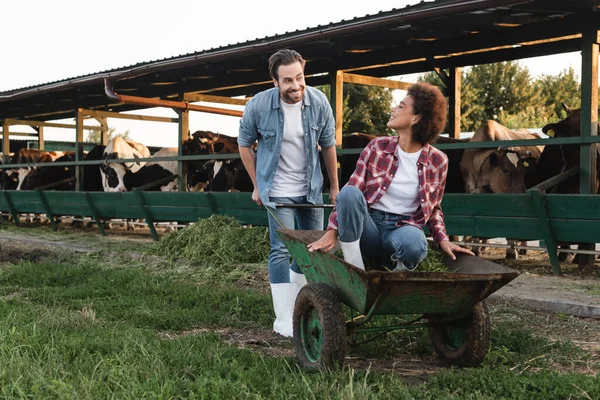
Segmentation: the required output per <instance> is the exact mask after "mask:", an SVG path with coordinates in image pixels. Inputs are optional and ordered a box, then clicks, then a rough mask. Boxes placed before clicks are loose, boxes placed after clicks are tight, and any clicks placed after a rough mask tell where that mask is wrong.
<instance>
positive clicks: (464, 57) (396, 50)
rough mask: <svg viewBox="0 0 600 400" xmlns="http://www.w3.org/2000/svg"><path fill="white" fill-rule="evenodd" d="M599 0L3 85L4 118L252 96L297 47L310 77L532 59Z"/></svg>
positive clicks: (396, 12)
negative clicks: (127, 101) (121, 100)
mask: <svg viewBox="0 0 600 400" xmlns="http://www.w3.org/2000/svg"><path fill="white" fill-rule="evenodd" d="M599 9H600V0H569V1H565V0H436V1H431V2H421V3H419V4H415V5H412V6H407V7H405V8H402V9H393V10H391V11H385V12H380V13H378V14H374V15H368V16H365V17H361V18H354V19H352V20H348V21H341V22H337V23H330V24H327V25H323V26H317V27H313V28H307V29H305V30H298V31H295V32H287V33H285V34H281V35H275V36H270V37H265V38H259V39H255V40H250V41H247V42H243V43H237V44H232V45H228V46H223V47H218V48H214V49H209V50H204V51H200V52H195V53H190V54H185V55H181V56H177V57H171V58H165V59H162V60H155V61H148V62H142V63H138V64H134V65H130V66H126V67H122V68H117V69H111V70H107V71H102V72H97V73H93V74H89V75H83V76H78V77H73V78H69V79H65V80H60V81H55V82H50V83H46V84H42V85H36V86H31V87H26V88H20V89H15V90H10V91H6V92H2V93H0V119H4V118H22V119H37V120H51V119H59V118H66V117H72V116H74V114H75V110H76V109H77V108H89V109H98V110H109V109H110V110H113V111H125V110H131V109H133V108H139V107H135V106H131V105H123V104H111V102H110V100H109V99H108V97H107V96H106V95H105V92H104V79H105V78H109V79H111V80H112V81H113V82H114V90H115V91H116V92H117V93H120V94H127V95H134V96H142V97H160V98H163V99H173V98H176V97H177V96H178V95H180V94H182V93H188V92H202V93H206V94H215V95H226V96H237V95H253V94H255V93H256V92H258V91H260V90H263V89H265V88H267V87H271V86H272V83H271V81H270V78H269V76H268V71H267V60H268V57H269V56H270V55H271V54H272V53H273V52H275V51H277V50H279V49H282V48H293V49H295V50H297V51H299V52H300V53H301V54H302V55H303V57H304V58H305V59H306V60H307V65H306V74H307V83H308V84H309V85H317V84H326V83H329V82H330V75H329V73H332V72H334V71H336V70H345V71H353V73H357V74H364V75H369V76H375V77H386V76H393V75H402V74H410V73H416V72H425V71H430V70H432V69H433V68H450V67H460V66H466V65H476V64H483V63H489V62H496V61H504V60H512V59H520V58H527V57H535V56H541V55H548V54H556V53H563V52H570V51H577V50H580V49H581V32H582V31H583V30H584V29H589V30H598V29H600V18H598V14H597V12H598V10H599Z"/></svg>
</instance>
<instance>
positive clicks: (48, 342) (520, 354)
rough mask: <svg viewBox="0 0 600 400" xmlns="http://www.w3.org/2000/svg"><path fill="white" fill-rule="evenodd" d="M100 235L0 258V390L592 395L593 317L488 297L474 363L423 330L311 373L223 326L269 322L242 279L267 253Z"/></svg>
mask: <svg viewBox="0 0 600 400" xmlns="http://www.w3.org/2000/svg"><path fill="white" fill-rule="evenodd" d="M20 229H21V230H20V231H19V232H23V231H22V229H24V228H20ZM60 234H62V233H57V235H60ZM49 237H51V236H49ZM105 239H106V238H100V237H99V236H96V241H97V243H100V244H99V245H98V248H99V249H98V251H97V252H95V253H90V254H74V253H72V252H68V251H67V252H53V253H52V254H51V255H50V256H47V257H46V258H42V259H39V260H35V261H21V262H18V263H16V264H8V263H5V264H2V265H0V397H1V398H40V399H41V398H44V399H46V398H51V399H53V398H55V399H96V398H123V399H130V398H131V399H144V398H151V399H156V398H165V399H167V398H190V399H194V398H214V399H222V398H227V399H229V398H243V399H246V398H253V399H263V398H268V399H271V398H281V399H287V398H296V399H304V398H308V399H311V398H314V399H316V398H319V399H442V398H443V399H492V398H502V399H549V398H552V399H568V398H571V399H589V398H600V384H599V383H600V382H599V379H600V378H599V377H598V375H597V371H598V370H600V360H599V357H598V355H597V352H596V353H594V352H593V351H589V350H586V349H585V348H583V347H581V346H580V345H578V343H579V342H580V341H584V340H585V339H586V338H589V337H598V336H599V335H600V324H598V323H597V321H593V320H581V319H577V318H575V317H570V316H549V315H548V314H540V313H533V312H527V311H523V310H515V309H514V308H511V307H507V306H494V307H490V312H491V317H492V327H493V331H492V347H491V349H490V352H489V354H488V356H487V357H486V359H485V360H484V363H483V365H482V366H481V367H479V368H471V369H464V370H461V369H455V368H444V367H441V366H440V365H439V361H437V358H436V357H435V356H434V355H433V351H432V348H431V345H430V344H429V340H428V337H427V331H426V330H423V329H419V330H410V331H399V332H396V333H394V334H391V335H387V336H384V337H382V338H380V339H378V340H377V341H375V342H372V343H369V344H366V345H364V346H361V347H358V348H356V349H354V348H353V349H351V350H350V353H349V355H350V359H349V363H350V365H351V366H352V365H354V367H346V368H345V369H343V370H340V371H333V372H327V373H317V374H307V373H305V372H303V371H301V370H299V369H298V367H297V364H296V362H295V360H294V359H293V357H290V356H267V355H265V353H263V352H261V351H251V350H249V349H248V348H240V347H243V346H245V345H244V344H243V343H242V344H241V345H240V344H237V345H236V342H233V343H229V342H225V341H224V339H223V338H222V337H221V335H220V334H219V333H218V331H219V330H223V329H229V330H235V331H236V332H240V334H241V335H242V336H244V335H246V336H248V335H249V334H250V333H251V332H269V331H270V329H271V324H272V320H273V315H272V305H271V299H270V296H269V295H268V294H265V293H264V291H263V290H261V287H260V285H259V286H257V287H246V286H240V284H239V277H240V276H242V275H243V276H246V277H249V276H257V274H260V273H263V272H264V269H265V268H266V265H264V263H262V264H253V265H252V266H251V268H244V267H241V266H239V265H232V264H228V263H227V262H224V263H221V264H219V263H215V264H214V265H211V263H206V262H204V263H203V262H201V261H200V260H195V261H194V260H192V261H190V260H185V259H169V258H164V257H159V256H156V255H150V254H148V252H147V251H146V250H149V248H151V247H153V245H152V244H150V243H140V242H136V243H135V245H131V244H127V243H122V244H121V247H113V246H110V245H107V246H105V245H104V243H103V241H104V240H105ZM77 240H79V243H81V242H83V241H87V240H88V238H87V237H80V238H79V239H73V243H76V242H78V241H77ZM130 245H131V246H130ZM132 248H135V250H136V252H137V253H138V255H139V256H132V255H131V254H130V253H131V249H132ZM260 265H262V266H260ZM211 268H212V271H213V272H214V273H213V272H211V273H207V272H206V271H207V270H211ZM216 272H218V274H216ZM262 285H263V286H268V283H267V282H262ZM383 319H384V321H383V322H385V323H389V322H393V321H392V320H393V318H392V317H383ZM166 333H168V335H166ZM266 340H267V342H268V343H269V344H270V345H272V346H275V347H278V346H279V347H282V346H283V347H284V348H286V349H289V347H290V342H284V343H283V344H277V342H273V341H271V340H270V339H266ZM267 348H268V346H267ZM288 354H289V353H288ZM368 359H376V360H378V361H380V362H382V363H386V362H387V363H388V364H391V361H390V360H392V361H393V360H400V364H399V366H400V367H402V366H404V365H403V364H402V361H406V362H408V361H413V363H414V364H416V365H417V366H419V365H421V364H423V365H429V366H433V367H434V369H435V373H433V374H429V375H427V376H428V377H427V378H423V377H422V378H420V379H417V380H415V379H411V378H410V376H408V377H407V376H402V375H399V374H398V373H391V372H387V371H386V370H385V368H384V369H382V368H376V367H375V366H373V367H369V362H370V361H365V362H366V364H356V360H358V361H360V360H368ZM353 360H354V361H353ZM353 362H354V364H353Z"/></svg>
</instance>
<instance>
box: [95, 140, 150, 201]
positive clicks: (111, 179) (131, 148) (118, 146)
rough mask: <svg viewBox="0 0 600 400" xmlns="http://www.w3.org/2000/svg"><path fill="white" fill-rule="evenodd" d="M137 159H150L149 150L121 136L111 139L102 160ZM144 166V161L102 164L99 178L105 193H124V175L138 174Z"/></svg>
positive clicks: (125, 189)
mask: <svg viewBox="0 0 600 400" xmlns="http://www.w3.org/2000/svg"><path fill="white" fill-rule="evenodd" d="M134 158H135V159H137V158H150V150H148V147H146V146H145V145H143V144H141V143H137V142H133V141H130V140H125V139H123V138H122V137H121V136H117V137H115V138H114V139H112V140H111V141H110V142H109V143H108V145H107V146H106V148H105V149H104V153H103V156H102V159H103V160H105V161H107V160H118V159H134ZM144 165H146V162H145V161H129V162H126V163H110V164H109V163H106V162H105V163H103V164H101V165H100V176H101V178H102V187H103V188H104V191H105V192H125V191H127V188H126V187H125V182H124V180H123V178H124V176H125V173H126V172H127V171H131V172H132V173H136V172H138V171H139V170H140V169H141V168H142V167H143V166H144Z"/></svg>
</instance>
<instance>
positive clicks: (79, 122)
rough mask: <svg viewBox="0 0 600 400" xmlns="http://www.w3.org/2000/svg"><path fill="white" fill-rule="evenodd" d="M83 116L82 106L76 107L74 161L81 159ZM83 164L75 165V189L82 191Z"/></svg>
mask: <svg viewBox="0 0 600 400" xmlns="http://www.w3.org/2000/svg"><path fill="white" fill-rule="evenodd" d="M83 116H84V110H83V109H82V108H78V109H77V114H76V116H75V125H76V128H75V162H77V163H78V162H80V161H83V128H84V126H83ZM84 179H85V177H84V176H83V166H82V165H78V166H76V167H75V190H77V191H83V180H84Z"/></svg>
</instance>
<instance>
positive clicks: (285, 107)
mask: <svg viewBox="0 0 600 400" xmlns="http://www.w3.org/2000/svg"><path fill="white" fill-rule="evenodd" d="M279 102H280V104H281V110H282V111H283V143H282V144H281V152H280V153H279V162H278V163H277V172H276V173H275V178H274V179H273V184H272V185H271V188H270V189H269V196H271V197H297V196H306V195H307V194H308V176H307V173H306V147H305V146H304V129H303V128H302V102H301V101H299V102H298V103H295V104H288V103H286V102H284V101H281V100H280V101H279Z"/></svg>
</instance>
